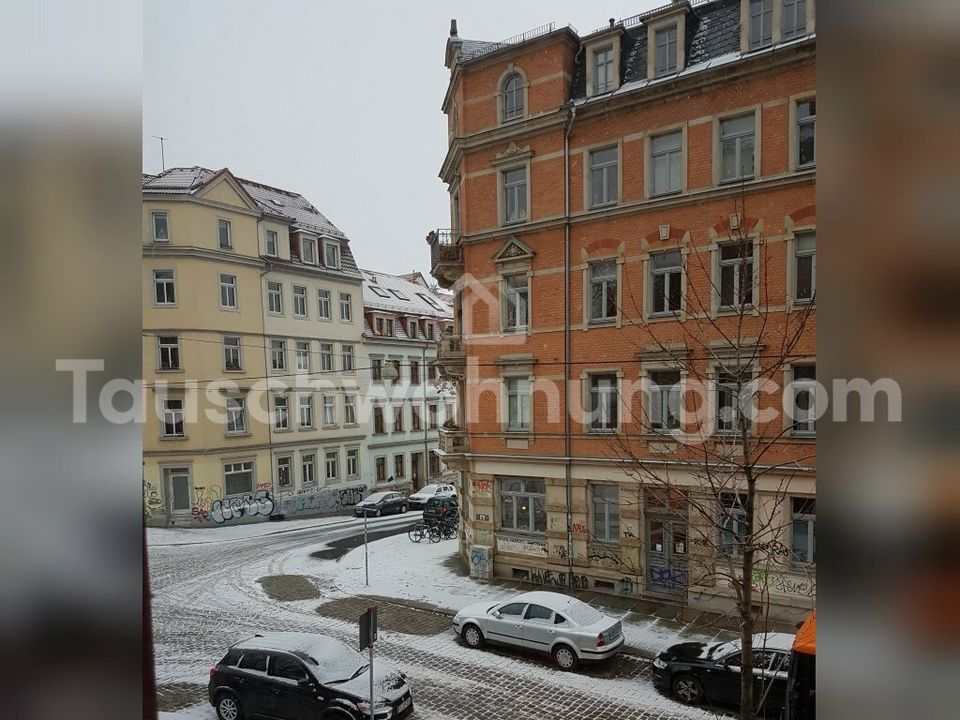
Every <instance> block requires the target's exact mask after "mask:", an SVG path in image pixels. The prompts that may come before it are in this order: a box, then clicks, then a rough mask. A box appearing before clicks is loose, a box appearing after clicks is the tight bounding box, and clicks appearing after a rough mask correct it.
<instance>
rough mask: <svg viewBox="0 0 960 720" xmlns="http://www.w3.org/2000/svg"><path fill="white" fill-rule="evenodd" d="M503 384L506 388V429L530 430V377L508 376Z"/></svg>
mask: <svg viewBox="0 0 960 720" xmlns="http://www.w3.org/2000/svg"><path fill="white" fill-rule="evenodd" d="M504 384H505V385H506V388H507V430H509V431H515V432H517V431H519V432H523V431H529V430H530V378H523V377H508V378H505V380H504Z"/></svg>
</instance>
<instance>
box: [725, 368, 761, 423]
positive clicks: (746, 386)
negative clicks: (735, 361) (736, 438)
mask: <svg viewBox="0 0 960 720" xmlns="http://www.w3.org/2000/svg"><path fill="white" fill-rule="evenodd" d="M752 380H753V378H752V375H751V374H750V372H748V371H746V370H744V371H742V372H739V373H734V372H727V371H721V372H720V373H718V375H717V431H718V432H721V433H739V432H740V431H741V430H742V429H743V428H746V429H747V430H749V429H750V415H751V405H752V403H753V387H752V385H753V383H752Z"/></svg>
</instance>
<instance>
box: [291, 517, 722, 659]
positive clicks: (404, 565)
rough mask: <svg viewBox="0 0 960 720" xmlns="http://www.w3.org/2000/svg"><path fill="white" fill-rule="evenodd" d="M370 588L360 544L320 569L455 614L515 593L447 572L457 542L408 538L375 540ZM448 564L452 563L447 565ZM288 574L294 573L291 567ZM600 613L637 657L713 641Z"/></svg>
mask: <svg viewBox="0 0 960 720" xmlns="http://www.w3.org/2000/svg"><path fill="white" fill-rule="evenodd" d="M368 553H369V562H370V585H369V586H367V585H365V584H364V559H363V558H364V550H363V546H360V547H358V548H356V549H354V550H351V551H350V552H349V553H347V554H346V555H344V556H343V557H342V558H341V559H340V560H338V561H337V562H336V563H331V564H330V566H329V569H327V568H323V570H325V571H326V572H323V570H321V572H322V576H323V579H324V580H325V581H327V582H331V583H333V584H334V585H336V587H337V588H338V589H340V590H341V591H342V592H345V593H348V594H351V595H378V596H382V597H389V598H396V599H397V600H401V601H404V600H405V601H414V602H419V603H427V604H429V605H433V606H435V607H437V608H439V609H442V610H447V611H450V612H456V611H457V610H459V609H461V608H462V607H465V606H466V605H469V604H471V603H475V602H480V601H489V602H490V603H495V602H502V601H504V600H507V599H509V598H510V597H512V596H514V595H516V594H517V592H518V591H517V590H516V589H514V588H512V587H509V586H503V585H495V584H491V583H487V582H483V581H478V580H471V579H470V578H469V577H464V576H463V575H460V574H458V573H457V572H456V571H455V570H453V569H451V567H449V566H448V565H454V562H453V561H455V560H456V559H457V558H456V556H457V545H456V542H455V541H450V540H446V541H441V542H439V543H431V542H429V541H428V540H423V541H422V542H420V543H414V542H411V541H410V540H409V539H408V538H407V537H406V535H396V536H393V537H388V538H383V539H381V540H377V541H374V542H372V543H370V544H369V546H368ZM447 561H450V562H449V563H448V562H447ZM296 562H297V566H298V571H299V572H301V573H303V574H304V575H314V576H316V575H317V574H318V572H317V571H318V565H317V561H316V560H315V559H313V558H309V557H307V556H303V557H302V559H301V560H298V561H296ZM286 571H287V572H294V570H293V569H292V568H290V567H289V566H288V567H287V569H286ZM592 604H593V605H595V606H596V607H597V608H598V609H600V610H602V611H603V612H605V613H607V614H608V615H612V616H614V617H617V618H619V619H620V620H621V622H622V624H623V633H624V637H625V640H626V644H627V645H629V646H631V647H632V648H635V649H636V650H638V651H639V652H640V653H641V654H643V655H645V656H648V657H653V656H654V655H656V653H657V652H659V651H660V650H662V649H663V648H664V647H666V646H668V645H672V644H674V643H678V642H685V641H704V642H707V641H709V640H712V639H713V638H714V637H715V636H713V635H708V634H703V633H696V632H690V631H686V630H684V631H682V633H681V632H680V631H678V630H677V629H675V628H674V627H667V626H666V625H665V624H664V621H662V620H660V619H659V618H656V617H651V616H641V615H638V614H636V613H631V612H624V611H622V610H615V609H612V608H610V607H607V606H604V605H603V603H602V602H601V601H596V600H594V601H592Z"/></svg>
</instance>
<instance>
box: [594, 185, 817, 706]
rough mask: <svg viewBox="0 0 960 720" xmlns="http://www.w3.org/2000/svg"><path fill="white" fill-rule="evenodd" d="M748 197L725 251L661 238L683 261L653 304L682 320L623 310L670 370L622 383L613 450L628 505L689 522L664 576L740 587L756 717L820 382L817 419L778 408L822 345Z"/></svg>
mask: <svg viewBox="0 0 960 720" xmlns="http://www.w3.org/2000/svg"><path fill="white" fill-rule="evenodd" d="M744 205H745V203H744V200H743V197H742V196H741V197H740V198H739V199H738V200H737V201H736V202H735V203H734V213H733V214H732V215H731V217H730V218H729V219H726V218H725V219H723V220H722V221H721V223H720V225H721V226H722V227H721V230H722V232H719V233H718V236H719V237H718V242H717V249H716V250H714V249H713V248H712V247H697V246H694V245H692V244H691V245H689V246H687V247H684V246H683V245H682V244H681V243H680V242H679V240H678V241H677V242H676V243H673V244H670V245H669V246H668V247H666V248H664V249H674V250H676V251H677V252H678V253H682V257H683V258H685V260H684V262H683V265H684V269H683V272H682V275H680V274H679V273H678V274H677V275H676V277H673V278H671V277H669V273H664V274H663V275H662V278H663V279H661V280H658V281H657V282H655V283H654V284H653V287H652V290H653V293H656V294H658V297H657V298H653V297H650V295H649V294H648V297H647V301H646V302H647V303H648V304H649V303H653V302H656V303H658V305H657V306H656V307H655V308H654V309H655V310H656V311H657V312H658V314H661V316H666V317H667V318H669V316H671V315H672V316H673V318H674V319H675V320H676V322H665V323H661V322H648V321H647V318H648V317H649V314H650V310H651V308H650V307H649V306H648V307H647V312H646V313H644V303H643V302H641V301H640V300H639V299H638V298H630V300H631V301H632V306H633V308H632V311H633V313H634V316H633V317H632V318H631V317H629V316H628V315H627V313H624V309H625V308H623V307H622V308H621V313H623V317H624V318H625V321H624V324H625V326H626V325H628V324H629V325H632V326H633V328H632V335H633V337H634V343H635V345H636V349H637V353H638V357H639V358H640V359H641V361H643V362H645V363H646V364H647V365H650V364H653V365H655V366H656V367H660V368H665V371H664V373H663V374H662V375H659V376H654V377H651V376H650V375H649V374H648V375H646V376H645V377H644V382H643V386H642V388H641V392H640V393H639V398H638V397H636V396H635V395H634V394H633V393H624V391H623V388H622V387H621V389H620V393H621V395H620V403H619V405H620V407H621V408H622V409H623V411H624V412H625V413H626V415H627V417H626V418H625V419H626V420H627V422H625V423H623V424H622V427H623V428H625V430H624V432H622V433H620V434H618V435H616V436H614V437H613V438H612V439H611V441H610V447H611V451H612V452H611V457H612V458H614V459H616V460H617V461H618V462H620V463H622V466H623V468H624V470H625V472H626V474H627V476H628V477H630V478H631V479H632V480H633V481H635V482H634V483H633V484H632V485H633V486H632V487H630V486H629V485H628V486H626V487H624V486H622V485H621V491H624V490H626V494H627V495H628V497H627V498H626V502H624V498H623V497H622V496H621V498H620V507H621V508H623V507H631V506H635V507H636V508H637V509H638V511H639V509H640V508H643V509H644V511H648V510H650V509H651V507H653V509H654V510H656V509H659V510H660V511H662V513H663V515H662V516H663V517H664V518H667V520H668V522H667V524H668V525H669V524H670V522H669V519H670V518H675V519H676V520H677V523H676V527H682V528H683V533H682V536H681V537H680V538H678V537H674V538H673V541H674V543H675V544H677V543H682V551H683V553H682V554H683V555H685V557H686V568H681V570H680V571H679V572H674V571H668V572H667V573H666V574H665V576H664V577H663V578H661V580H662V582H663V583H664V584H665V585H667V586H669V584H670V583H671V582H675V583H681V582H682V584H683V587H684V588H686V586H687V585H688V584H696V585H699V586H708V587H709V586H714V587H715V586H717V585H722V584H726V585H727V587H729V588H730V589H731V590H732V592H733V597H734V601H735V612H736V617H737V621H738V625H739V631H740V643H741V658H740V661H741V665H740V668H741V687H740V708H741V709H740V717H741V718H743V719H747V718H749V719H751V720H752V719H753V718H754V717H756V714H757V713H759V712H761V709H762V708H761V706H762V704H763V702H764V701H765V698H766V692H767V688H766V687H765V686H763V685H761V686H760V690H759V696H758V697H756V698H755V697H754V681H755V678H754V672H753V669H754V652H753V651H754V648H753V636H754V633H755V631H756V629H757V628H758V627H760V625H761V624H763V626H766V623H767V621H768V616H769V610H770V595H769V590H770V585H769V582H770V579H771V578H774V577H776V575H777V574H778V573H782V571H783V570H784V569H785V568H786V567H790V566H791V565H792V562H791V560H792V558H791V553H790V550H789V548H788V545H787V543H785V542H784V540H785V539H786V537H787V533H788V527H787V526H788V525H789V521H785V520H784V519H783V518H784V517H789V516H788V515H787V514H786V513H784V512H783V511H782V508H783V504H784V503H785V502H786V500H787V494H788V492H789V491H790V489H791V482H792V481H793V480H794V478H795V476H796V474H797V473H798V472H806V471H807V468H806V465H807V463H808V461H810V460H812V459H813V457H814V454H813V452H812V451H806V450H805V449H803V446H802V445H800V444H794V443H792V442H791V440H792V438H791V434H792V433H793V431H794V430H796V429H797V428H798V427H800V426H801V424H802V425H803V426H804V427H805V426H806V423H807V422H809V421H810V419H811V418H812V409H813V397H814V396H813V393H812V390H811V391H809V392H808V394H807V395H806V396H805V397H804V398H802V400H803V402H802V403H800V404H805V405H806V406H807V411H808V412H809V417H807V415H806V411H805V413H804V417H802V418H796V417H792V418H789V419H787V420H785V419H784V414H783V412H782V411H781V410H779V409H777V408H780V407H786V405H787V403H783V404H782V406H781V402H780V401H781V399H782V396H781V395H780V393H781V392H789V391H790V390H789V389H788V388H787V387H785V381H788V378H791V377H792V375H791V372H790V370H791V367H792V366H793V365H794V363H796V362H797V361H798V360H803V359H808V360H809V358H811V357H812V356H813V354H814V349H813V338H812V332H811V330H812V324H811V322H812V317H813V316H812V312H813V311H812V308H813V303H812V302H811V303H808V304H804V305H795V306H794V307H788V306H786V305H785V291H786V288H785V283H783V282H780V281H779V280H777V281H776V282H774V281H773V278H774V277H777V278H780V277H782V276H783V268H784V267H785V265H786V259H785V258H783V257H782V255H780V254H779V253H773V252H771V248H770V247H768V246H767V244H766V242H765V239H764V237H763V234H762V232H759V231H758V228H757V224H756V222H755V221H754V220H752V219H750V218H748V217H747V216H746V214H745V213H744ZM714 253H716V255H715V254H714ZM774 263H778V264H777V265H775V264H774ZM681 277H683V278H684V280H685V281H684V282H682V283H681V282H680V280H681ZM625 285H629V283H625ZM643 285H644V287H647V286H648V283H646V282H644V283H643ZM623 304H626V303H623ZM681 378H682V381H681ZM661 383H665V384H661ZM805 392H806V391H805ZM771 415H772V417H770V416H771ZM655 446H657V448H656V452H653V451H652V450H653V448H654V447H655ZM798 448H800V449H799V450H798ZM791 450H792V452H791ZM638 516H639V512H638ZM681 520H682V521H683V522H681ZM590 530H591V533H592V531H593V528H591V529H590ZM661 531H663V530H661ZM665 532H669V530H666V531H665ZM668 541H669V538H666V537H661V542H668ZM590 546H591V548H592V556H591V559H592V560H594V561H601V562H602V561H607V562H609V563H610V564H614V565H616V566H617V567H619V568H620V570H621V571H622V572H625V573H629V574H633V575H636V576H637V582H638V583H639V578H640V575H641V574H645V577H647V578H648V579H650V578H651V575H650V571H651V569H650V568H649V567H645V563H644V562H643V561H642V560H639V559H638V558H631V557H630V556H628V554H627V553H625V552H624V551H623V550H622V549H621V548H620V546H619V543H617V542H611V543H605V542H604V539H602V538H595V537H591V543H590ZM677 547H680V545H677ZM644 568H645V569H646V573H644ZM695 689H696V688H695ZM701 691H702V688H701ZM707 699H708V700H709V698H707Z"/></svg>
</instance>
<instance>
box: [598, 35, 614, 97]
mask: <svg viewBox="0 0 960 720" xmlns="http://www.w3.org/2000/svg"><path fill="white" fill-rule="evenodd" d="M613 71H614V68H613V46H612V45H607V46H606V47H602V48H600V49H598V50H597V51H596V52H595V53H594V55H593V91H594V93H595V94H598V95H599V94H600V93H605V92H610V91H611V90H613V89H614V79H613Z"/></svg>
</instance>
